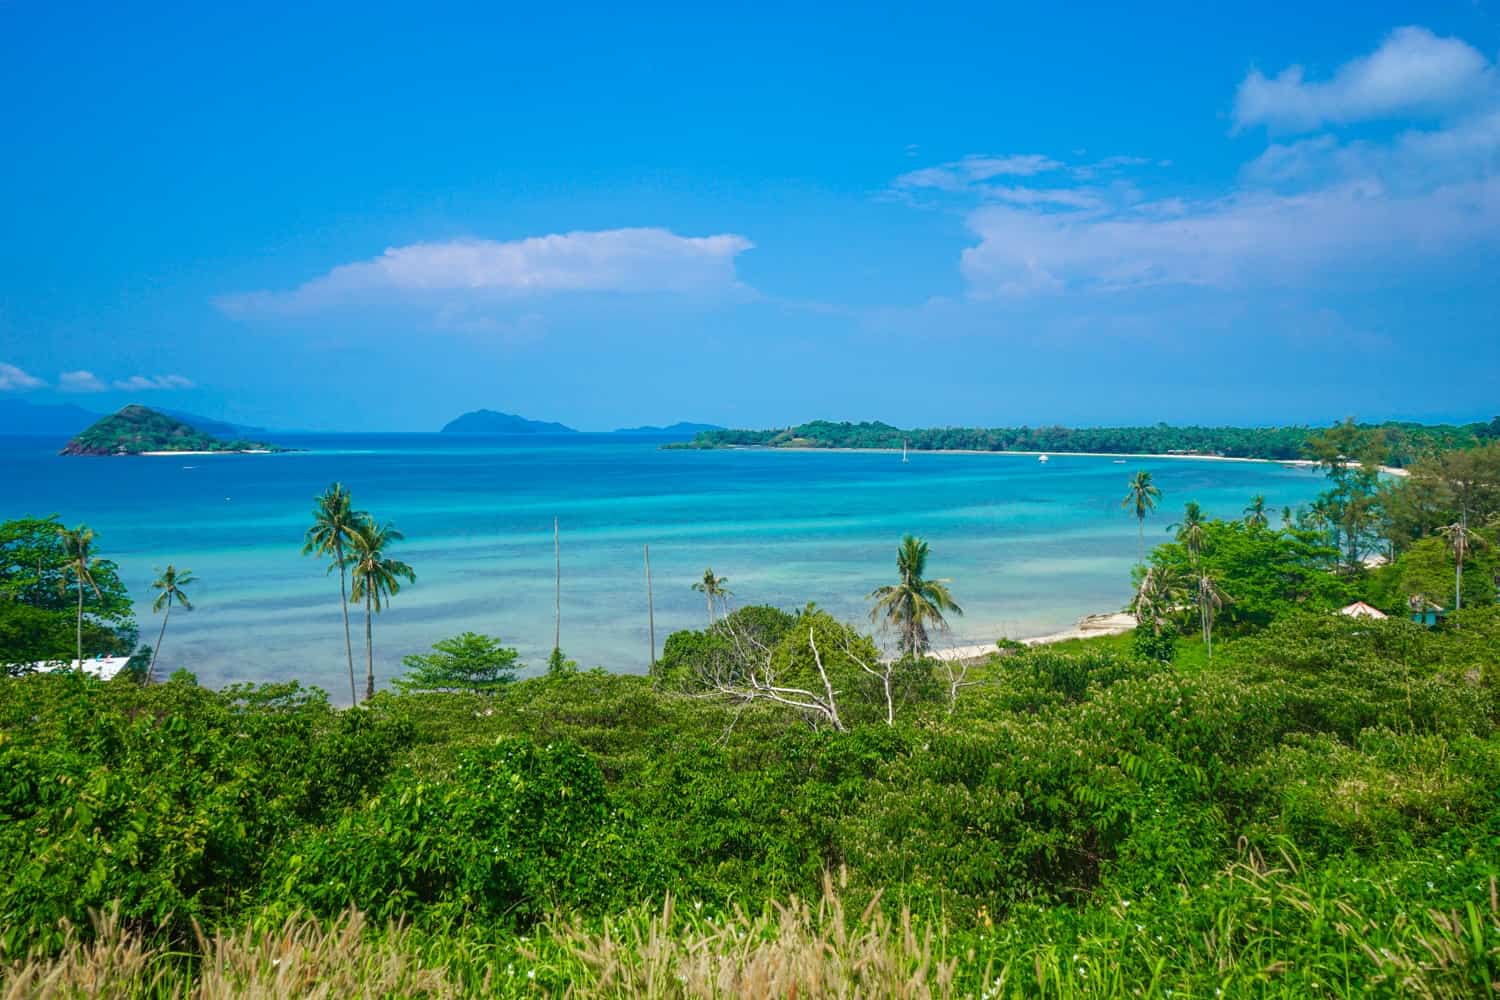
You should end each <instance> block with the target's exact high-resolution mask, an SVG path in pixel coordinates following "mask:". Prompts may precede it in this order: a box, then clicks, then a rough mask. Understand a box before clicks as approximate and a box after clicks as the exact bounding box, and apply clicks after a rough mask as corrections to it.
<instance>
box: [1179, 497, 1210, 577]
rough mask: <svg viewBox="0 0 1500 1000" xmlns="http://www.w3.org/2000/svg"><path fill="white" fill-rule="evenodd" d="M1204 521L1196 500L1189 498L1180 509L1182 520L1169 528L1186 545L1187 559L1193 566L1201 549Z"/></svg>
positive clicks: (1196, 562) (1201, 509) (1201, 510)
mask: <svg viewBox="0 0 1500 1000" xmlns="http://www.w3.org/2000/svg"><path fill="white" fill-rule="evenodd" d="M1205 523H1207V522H1206V521H1205V519H1204V517H1203V508H1202V507H1199V506H1198V501H1196V500H1189V501H1188V502H1187V505H1186V506H1184V507H1183V509H1182V520H1181V521H1178V522H1177V523H1176V524H1174V525H1172V526H1171V529H1170V530H1173V531H1176V532H1177V540H1178V541H1179V542H1181V543H1182V544H1183V545H1185V546H1186V547H1187V551H1188V559H1189V560H1190V561H1191V562H1192V563H1193V565H1194V566H1196V565H1197V564H1198V553H1199V552H1201V551H1203V539H1204V527H1203V526H1204V524H1205Z"/></svg>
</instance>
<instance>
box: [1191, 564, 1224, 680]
mask: <svg viewBox="0 0 1500 1000" xmlns="http://www.w3.org/2000/svg"><path fill="white" fill-rule="evenodd" d="M1193 589H1194V591H1195V593H1196V600H1197V604H1198V620H1199V622H1200V624H1202V626H1203V645H1204V646H1205V647H1207V649H1208V658H1209V659H1210V660H1212V659H1213V658H1214V615H1215V614H1217V613H1218V611H1219V609H1220V608H1222V607H1223V606H1224V602H1225V601H1226V600H1227V599H1228V596H1227V595H1226V594H1225V593H1224V592H1223V591H1222V590H1220V589H1219V585H1218V584H1217V583H1216V582H1214V578H1213V577H1212V576H1210V575H1209V574H1208V573H1207V572H1203V573H1199V574H1198V578H1197V580H1196V581H1195V582H1194V587H1193Z"/></svg>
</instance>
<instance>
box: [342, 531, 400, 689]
mask: <svg viewBox="0 0 1500 1000" xmlns="http://www.w3.org/2000/svg"><path fill="white" fill-rule="evenodd" d="M402 537H403V536H402V534H401V532H399V531H397V530H396V529H395V528H394V527H392V526H391V525H389V524H385V525H377V524H376V523H375V522H374V521H372V520H370V519H369V518H364V519H362V520H361V521H360V522H359V523H358V524H357V525H356V526H355V529H354V533H353V534H351V535H350V536H349V570H350V576H351V577H352V578H353V581H354V587H353V589H351V590H350V592H349V600H350V601H351V602H353V603H358V602H360V601H363V602H364V604H365V656H366V660H365V701H369V700H370V699H371V698H373V697H375V639H374V617H375V613H376V612H377V611H382V610H384V609H385V605H386V603H387V602H388V601H389V600H390V599H391V598H392V597H394V596H396V595H397V594H399V593H401V581H402V580H405V581H406V582H407V583H416V582H417V574H416V573H415V572H413V570H412V568H411V567H410V566H408V565H407V564H406V563H404V562H401V561H400V560H399V559H392V558H390V557H389V556H387V555H386V554H385V549H386V546H387V545H389V544H390V543H392V542H395V541H399V540H400V539H401V538H402Z"/></svg>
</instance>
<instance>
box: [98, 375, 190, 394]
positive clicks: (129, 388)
mask: <svg viewBox="0 0 1500 1000" xmlns="http://www.w3.org/2000/svg"><path fill="white" fill-rule="evenodd" d="M112 384H113V385H114V387H115V388H116V389H120V390H122V391H125V392H154V391H157V390H161V389H191V388H192V387H193V382H192V380H191V379H188V378H184V377H183V376H181V375H132V376H130V377H129V378H120V379H115V381H114V382H113V383H112Z"/></svg>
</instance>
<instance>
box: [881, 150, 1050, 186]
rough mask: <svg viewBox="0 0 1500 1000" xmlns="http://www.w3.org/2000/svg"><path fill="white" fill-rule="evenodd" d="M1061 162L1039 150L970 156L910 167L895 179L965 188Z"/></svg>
mask: <svg viewBox="0 0 1500 1000" xmlns="http://www.w3.org/2000/svg"><path fill="white" fill-rule="evenodd" d="M1061 168H1062V164H1061V163H1059V162H1058V161H1057V160H1054V159H1052V158H1051V157H1048V156H1042V155H1041V154H1039V153H1018V154H1013V155H1010V156H982V155H978V154H975V155H970V156H965V157H964V158H963V159H961V160H953V161H951V162H949V163H943V164H939V165H938V166H935V167H923V168H922V169H920V170H912V171H908V172H907V173H904V174H902V175H901V176H900V177H897V178H896V181H895V186H896V187H897V188H905V189H917V188H925V189H930V190H934V191H968V190H971V189H973V188H974V187H975V186H976V185H979V184H983V183H984V182H985V181H988V180H990V179H992V178H995V177H1006V176H1009V177H1031V176H1034V175H1036V174H1042V173H1048V172H1050V171H1053V170H1059V169H1061Z"/></svg>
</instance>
